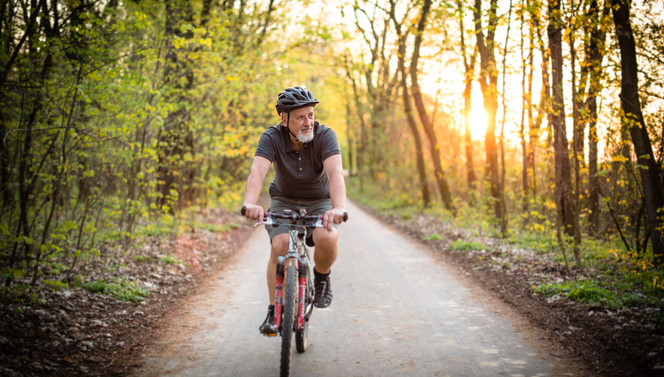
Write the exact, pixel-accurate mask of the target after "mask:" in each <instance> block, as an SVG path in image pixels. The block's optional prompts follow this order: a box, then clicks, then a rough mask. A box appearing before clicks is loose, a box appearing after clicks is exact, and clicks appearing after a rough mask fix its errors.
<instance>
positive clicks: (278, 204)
mask: <svg viewBox="0 0 664 377" xmlns="http://www.w3.org/2000/svg"><path fill="white" fill-rule="evenodd" d="M301 208H305V209H306V210H307V215H323V214H325V212H327V211H328V210H330V209H332V200H331V199H319V200H292V199H287V198H283V197H276V198H272V201H271V203H270V208H269V209H268V212H274V213H284V210H287V209H290V210H291V211H293V212H296V213H298V212H300V209H301ZM336 226H337V225H335V227H336ZM289 229H290V228H289V227H288V226H287V225H279V226H276V227H275V226H271V225H268V226H266V227H265V230H267V233H268V234H269V235H270V242H272V239H273V238H274V236H276V235H279V234H283V233H288V231H289Z"/></svg>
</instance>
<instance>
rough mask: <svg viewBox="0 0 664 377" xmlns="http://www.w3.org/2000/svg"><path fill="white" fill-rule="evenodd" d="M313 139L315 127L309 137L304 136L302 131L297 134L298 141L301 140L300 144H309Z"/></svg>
mask: <svg viewBox="0 0 664 377" xmlns="http://www.w3.org/2000/svg"><path fill="white" fill-rule="evenodd" d="M313 139H314V129H313V127H312V128H311V133H310V134H309V135H302V130H300V131H298V133H297V140H299V141H300V143H308V142H310V141H311V140H313Z"/></svg>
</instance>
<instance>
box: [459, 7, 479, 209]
mask: <svg viewBox="0 0 664 377" xmlns="http://www.w3.org/2000/svg"><path fill="white" fill-rule="evenodd" d="M457 10H458V12H459V29H460V30H461V56H462V58H463V66H464V75H463V81H464V89H463V125H464V144H465V154H466V184H467V185H468V195H469V201H470V205H471V206H473V205H474V204H475V194H474V191H475V189H476V187H475V181H477V177H475V167H474V164H473V140H472V135H471V133H470V119H469V118H470V112H471V111H472V110H473V101H472V90H473V81H474V80H475V60H476V58H477V49H476V48H473V52H472V54H471V55H470V59H469V58H468V57H467V56H466V38H465V34H466V28H465V27H464V23H463V19H464V15H465V12H464V7H463V2H462V1H461V0H457Z"/></svg>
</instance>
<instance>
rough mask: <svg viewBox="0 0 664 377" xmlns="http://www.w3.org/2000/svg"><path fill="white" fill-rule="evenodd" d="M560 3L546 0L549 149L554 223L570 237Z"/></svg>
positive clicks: (571, 211) (570, 186) (570, 221)
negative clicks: (553, 172)
mask: <svg viewBox="0 0 664 377" xmlns="http://www.w3.org/2000/svg"><path fill="white" fill-rule="evenodd" d="M560 9H561V4H560V1H559V0H549V26H548V34H549V44H550V49H551V73H552V75H551V76H552V80H553V81H552V84H551V88H552V95H553V104H552V115H551V118H552V119H551V120H552V124H551V126H552V128H553V134H554V136H553V138H554V140H553V152H554V156H555V170H556V187H555V197H556V207H557V211H558V224H557V226H559V227H562V230H563V231H564V232H565V234H567V235H569V236H571V237H573V236H574V234H575V229H574V208H573V198H572V182H571V171H570V170H571V169H570V161H569V155H568V149H567V148H568V147H567V145H568V141H567V133H566V131H565V104H564V96H563V51H562V33H561V22H562V20H561V11H560Z"/></svg>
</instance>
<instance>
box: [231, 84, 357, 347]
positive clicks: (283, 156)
mask: <svg viewBox="0 0 664 377" xmlns="http://www.w3.org/2000/svg"><path fill="white" fill-rule="evenodd" d="M318 103H319V102H318V100H317V99H316V98H315V97H314V96H313V94H312V93H311V92H310V91H309V90H308V89H306V88H304V87H299V86H298V87H293V88H288V89H285V90H284V91H282V92H281V93H279V95H278V96H277V104H276V108H277V113H278V114H279V115H280V116H281V123H280V124H278V125H276V126H273V127H270V128H268V129H267V130H265V132H263V135H261V138H260V141H259V143H258V148H256V153H255V155H254V161H253V163H252V165H251V172H250V173H249V177H248V178H247V188H246V192H245V196H244V206H245V208H246V210H245V216H246V217H248V218H250V219H254V220H257V221H262V220H263V216H264V214H265V212H264V211H263V208H262V207H261V206H259V205H257V202H258V197H259V195H260V192H261V189H262V187H263V181H264V180H265V176H266V175H267V173H268V171H269V169H270V165H272V164H274V170H275V178H274V181H272V183H271V184H270V198H271V203H270V211H271V212H275V213H280V212H283V211H284V210H285V209H291V210H293V211H295V212H297V211H299V209H300V208H306V210H307V213H308V214H312V215H313V214H322V215H323V225H324V227H323V228H316V229H315V230H314V232H313V241H314V243H315V251H314V264H315V266H314V285H315V288H316V294H315V298H314V305H315V306H316V307H318V308H326V307H328V306H329V305H330V304H331V303H332V288H331V286H330V268H331V267H332V264H333V263H334V261H335V260H336V258H337V229H336V228H335V227H334V226H333V225H334V224H340V223H341V222H342V221H343V215H344V212H345V211H346V184H345V181H344V177H343V168H342V163H341V150H340V148H339V141H338V139H337V135H336V133H335V132H334V130H332V129H331V128H328V127H326V126H324V125H322V124H319V123H318V122H316V121H314V107H315V106H316V105H317V104H318ZM265 228H266V229H267V231H268V233H269V235H270V241H271V253H270V259H269V261H268V265H267V287H268V294H269V298H270V305H269V306H268V314H267V318H266V319H265V321H264V322H263V324H262V325H261V326H260V328H259V330H260V332H261V333H263V334H265V335H273V334H276V332H277V329H276V327H275V326H274V302H275V284H276V273H277V257H278V256H280V255H285V254H286V253H287V251H288V237H289V236H288V227H286V226H280V227H276V228H275V227H271V226H270V227H265Z"/></svg>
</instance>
